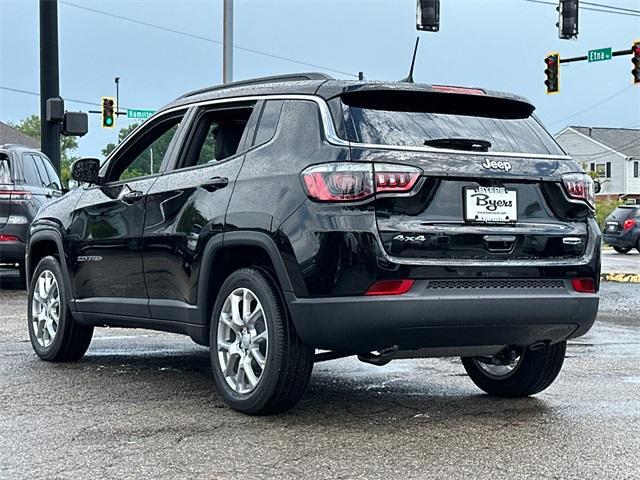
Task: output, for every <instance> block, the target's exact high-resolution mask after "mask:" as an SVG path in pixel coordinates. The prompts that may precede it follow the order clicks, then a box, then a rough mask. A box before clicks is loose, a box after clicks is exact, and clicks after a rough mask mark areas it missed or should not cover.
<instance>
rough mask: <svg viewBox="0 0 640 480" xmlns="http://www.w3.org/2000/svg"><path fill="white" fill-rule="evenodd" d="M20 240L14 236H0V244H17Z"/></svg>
mask: <svg viewBox="0 0 640 480" xmlns="http://www.w3.org/2000/svg"><path fill="white" fill-rule="evenodd" d="M19 241H20V239H19V238H18V237H16V236H15V235H0V242H19Z"/></svg>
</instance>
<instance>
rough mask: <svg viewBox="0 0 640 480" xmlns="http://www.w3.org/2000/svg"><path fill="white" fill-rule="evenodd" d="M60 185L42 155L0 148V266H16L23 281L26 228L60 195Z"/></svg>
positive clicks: (19, 148) (25, 149) (13, 147)
mask: <svg viewBox="0 0 640 480" xmlns="http://www.w3.org/2000/svg"><path fill="white" fill-rule="evenodd" d="M61 185H62V184H61V182H60V179H59V178H58V175H57V174H56V172H55V170H54V168H53V166H52V165H51V162H50V161H49V159H48V158H47V156H46V155H44V154H43V153H42V152H39V151H37V150H33V149H31V148H28V147H24V146H21V145H0V264H5V265H10V266H17V267H18V268H19V270H20V274H21V277H22V279H23V280H24V279H25V270H24V256H25V248H26V244H27V236H28V233H29V225H31V221H32V220H33V218H34V217H35V215H36V213H37V212H38V210H39V209H40V207H42V206H43V205H44V204H45V203H47V202H49V201H50V200H51V199H52V198H55V197H58V196H60V195H61V194H62V187H61Z"/></svg>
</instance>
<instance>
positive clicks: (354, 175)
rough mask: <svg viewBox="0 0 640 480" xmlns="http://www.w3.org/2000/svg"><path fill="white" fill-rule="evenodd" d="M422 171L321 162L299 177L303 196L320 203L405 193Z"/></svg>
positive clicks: (407, 168) (377, 165) (384, 165)
mask: <svg viewBox="0 0 640 480" xmlns="http://www.w3.org/2000/svg"><path fill="white" fill-rule="evenodd" d="M421 173H422V170H420V169H419V168H415V167H407V166H403V165H392V164H387V163H376V164H373V165H372V164H368V163H362V164H360V163H347V162H339V163H325V164H322V165H315V166H312V167H309V168H307V169H305V170H304V171H303V172H302V174H301V176H302V181H303V184H304V186H305V188H306V191H307V195H309V197H310V198H312V199H313V200H317V201H320V202H356V201H360V200H365V199H367V198H370V197H372V196H373V195H374V194H376V193H379V194H397V193H408V192H410V191H411V189H412V188H413V187H414V186H415V184H416V182H417V181H418V179H419V178H420V174H421Z"/></svg>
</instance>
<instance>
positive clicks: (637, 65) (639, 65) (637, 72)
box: [631, 40, 640, 85]
mask: <svg viewBox="0 0 640 480" xmlns="http://www.w3.org/2000/svg"><path fill="white" fill-rule="evenodd" d="M631 63H633V70H631V75H633V84H634V85H640V40H636V41H635V42H633V47H631Z"/></svg>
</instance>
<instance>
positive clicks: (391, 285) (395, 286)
mask: <svg viewBox="0 0 640 480" xmlns="http://www.w3.org/2000/svg"><path fill="white" fill-rule="evenodd" d="M413 283H414V280H382V281H380V282H376V283H374V284H373V285H371V287H369V290H367V291H366V292H365V295H402V294H403V293H407V292H408V291H409V290H411V287H413Z"/></svg>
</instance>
